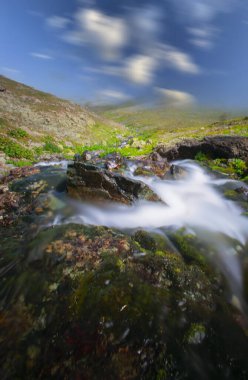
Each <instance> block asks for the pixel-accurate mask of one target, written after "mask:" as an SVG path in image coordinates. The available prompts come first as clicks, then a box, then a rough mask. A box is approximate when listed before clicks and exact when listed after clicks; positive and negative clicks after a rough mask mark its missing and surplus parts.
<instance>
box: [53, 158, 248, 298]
mask: <svg viewBox="0 0 248 380" xmlns="http://www.w3.org/2000/svg"><path fill="white" fill-rule="evenodd" d="M175 164H176V165H178V166H179V167H180V168H181V169H183V170H184V171H185V173H184V174H183V175H182V176H181V177H180V178H179V179H177V180H174V179H172V180H163V179H159V178H158V177H152V178H151V177H137V176H136V177H133V171H134V170H135V165H130V168H129V171H128V172H127V173H126V175H127V176H129V177H133V178H135V179H138V180H140V181H142V182H144V183H145V184H147V185H148V186H149V187H150V188H151V189H152V190H153V191H154V192H155V193H156V194H157V195H158V196H159V197H160V198H161V200H162V201H163V202H164V203H162V202H160V203H159V202H148V201H137V202H136V203H135V204H133V205H132V206H126V205H120V204H104V205H96V204H89V203H82V202H79V201H75V200H72V199H70V198H67V199H66V200H65V204H66V207H65V208H64V209H63V208H62V209H60V210H59V211H58V212H57V213H56V215H55V217H54V220H53V222H52V224H54V225H56V224H65V223H79V224H90V225H102V226H107V227H113V228H118V229H137V228H143V229H148V230H155V229H156V230H157V229H160V230H161V229H162V230H163V229H166V228H175V229H178V228H181V227H185V228H186V229H188V230H189V231H190V233H191V234H194V235H196V236H197V238H198V239H200V240H201V241H202V243H203V244H204V245H205V246H208V247H209V256H211V258H212V260H213V261H214V263H215V264H216V265H217V266H218V267H219V268H220V269H221V271H222V272H223V273H224V274H225V275H226V277H227V279H228V281H229V283H230V286H231V288H232V291H233V293H234V294H237V295H238V297H239V298H240V297H241V293H242V269H241V263H240V259H239V252H240V251H244V250H245V245H246V243H247V240H248V219H247V217H245V216H243V215H242V213H243V210H242V209H241V208H240V207H239V206H238V205H237V204H236V203H235V202H233V201H231V200H228V199H226V198H225V197H224V196H223V194H222V193H223V191H221V190H222V189H223V186H224V188H225V186H227V185H228V186H229V187H230V186H231V187H233V188H237V187H240V186H241V184H240V183H239V182H237V181H233V180H230V179H216V178H215V177H213V176H211V175H210V174H209V173H208V172H207V171H206V170H204V169H203V168H202V167H201V166H199V165H198V164H196V163H195V162H193V161H190V160H183V161H178V162H176V163H175ZM242 186H245V185H244V184H242Z"/></svg>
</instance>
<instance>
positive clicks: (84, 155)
mask: <svg viewBox="0 0 248 380" xmlns="http://www.w3.org/2000/svg"><path fill="white" fill-rule="evenodd" d="M81 159H82V160H83V161H90V160H91V159H92V154H91V152H89V151H88V150H85V151H84V152H83V153H82V155H81Z"/></svg>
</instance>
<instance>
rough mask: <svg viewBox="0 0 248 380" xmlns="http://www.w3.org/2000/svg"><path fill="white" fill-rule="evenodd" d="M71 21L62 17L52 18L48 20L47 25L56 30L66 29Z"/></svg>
mask: <svg viewBox="0 0 248 380" xmlns="http://www.w3.org/2000/svg"><path fill="white" fill-rule="evenodd" d="M70 22H71V20H69V19H68V18H65V17H60V16H51V17H48V18H47V19H46V23H47V25H48V26H49V27H50V28H54V29H65V28H66V27H67V26H68V24H70Z"/></svg>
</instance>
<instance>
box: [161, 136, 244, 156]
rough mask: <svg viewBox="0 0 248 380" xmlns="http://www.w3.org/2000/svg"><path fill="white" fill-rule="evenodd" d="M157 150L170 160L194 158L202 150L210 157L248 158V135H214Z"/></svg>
mask: <svg viewBox="0 0 248 380" xmlns="http://www.w3.org/2000/svg"><path fill="white" fill-rule="evenodd" d="M156 152H157V153H159V154H160V155H161V156H162V157H165V158H167V159H168V160H170V161H171V160H178V159H187V158H190V159H194V158H195V156H196V154H197V153H199V152H201V153H204V154H205V155H206V156H208V157H209V158H213V159H215V158H226V159H229V158H241V159H243V160H247V159H248V137H239V136H234V137H232V136H214V137H205V138H204V139H203V140H184V141H181V142H180V143H178V144H176V145H175V146H174V147H172V148H168V147H166V146H159V147H157V148H156Z"/></svg>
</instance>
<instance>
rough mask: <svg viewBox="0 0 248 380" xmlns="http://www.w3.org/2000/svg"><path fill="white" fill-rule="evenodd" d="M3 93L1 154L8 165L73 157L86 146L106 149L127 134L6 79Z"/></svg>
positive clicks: (82, 110)
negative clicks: (56, 156)
mask: <svg viewBox="0 0 248 380" xmlns="http://www.w3.org/2000/svg"><path fill="white" fill-rule="evenodd" d="M0 89H1V91H0V151H2V152H4V153H5V155H6V157H7V158H8V159H9V161H15V160H25V159H26V160H31V161H32V160H35V159H38V158H39V157H42V156H44V155H46V154H51V153H56V154H59V153H61V154H63V155H66V156H70V155H73V154H74V153H75V151H77V150H80V147H82V146H84V145H89V144H93V143H99V144H103V145H104V144H107V143H109V142H111V141H115V140H116V136H117V135H120V134H122V133H123V132H125V128H124V127H123V126H121V125H120V124H118V123H115V122H113V121H112V122H111V121H109V120H106V118H105V117H103V116H98V115H96V114H95V113H94V112H91V111H89V110H88V109H86V108H84V107H81V106H80V105H77V104H74V103H72V102H69V101H67V100H63V99H59V98H57V97H55V96H53V95H50V94H47V93H44V92H41V91H38V90H36V89H34V88H31V87H28V86H26V85H24V84H21V83H18V82H15V81H13V80H10V79H7V78H5V77H3V76H0ZM2 159H3V158H2ZM19 164H20V163H19Z"/></svg>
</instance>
